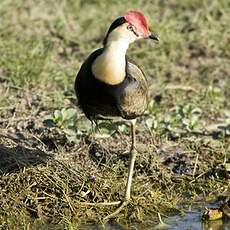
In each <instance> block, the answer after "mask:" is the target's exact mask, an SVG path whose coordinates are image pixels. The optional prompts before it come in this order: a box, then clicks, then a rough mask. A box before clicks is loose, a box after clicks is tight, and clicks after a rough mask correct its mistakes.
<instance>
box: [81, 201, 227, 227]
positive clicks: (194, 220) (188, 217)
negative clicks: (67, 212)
mask: <svg viewBox="0 0 230 230" xmlns="http://www.w3.org/2000/svg"><path fill="white" fill-rule="evenodd" d="M211 206H212V207H213V205H211ZM214 206H215V207H217V204H216V205H215V204H214ZM202 209H203V208H202V207H200V208H193V209H192V211H191V212H186V213H185V214H184V215H183V216H181V215H175V216H171V217H167V218H163V221H164V222H165V223H166V224H167V226H168V228H161V230H163V229H165V230H230V220H229V219H224V220H215V221H206V222H202V221H201V213H202ZM158 222H159V221H158V220H157V218H156V217H154V218H149V220H148V221H145V222H144V223H129V224H127V222H126V224H121V223H118V222H116V221H115V220H113V221H109V222H108V223H106V225H105V226H104V227H103V226H102V224H100V223H96V222H88V223H87V224H83V225H82V226H80V228H78V229H79V230H103V229H106V230H139V229H140V230H142V229H144V230H154V229H156V226H157V223H158ZM158 229H159V228H158Z"/></svg>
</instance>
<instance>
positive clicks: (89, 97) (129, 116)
mask: <svg viewBox="0 0 230 230" xmlns="http://www.w3.org/2000/svg"><path fill="white" fill-rule="evenodd" d="M139 39H152V40H155V41H159V38H158V37H157V35H155V34H154V33H152V32H150V30H149V25H148V21H147V19H146V17H145V16H144V14H143V13H142V12H140V11H137V10H131V11H128V12H127V13H125V14H124V15H123V16H121V17H118V18H116V19H115V20H114V21H113V22H112V24H111V25H110V27H109V29H108V31H107V33H106V35H105V37H104V40H103V42H102V47H101V48H99V49H96V50H95V51H93V52H92V53H91V54H90V55H89V56H88V57H87V58H86V60H85V61H84V62H83V64H82V65H81V67H80V70H79V72H78V74H77V76H76V80H75V92H76V96H77V100H78V105H79V107H80V108H81V109H82V111H83V113H84V114H85V116H86V117H87V118H88V119H89V120H90V121H91V122H92V123H93V122H96V121H97V120H114V119H116V118H121V119H123V120H124V121H130V124H131V125H130V127H131V139H132V143H131V149H130V162H129V169H128V178H127V182H126V188H125V196H124V199H123V201H121V202H120V206H119V208H118V209H117V210H116V211H115V212H114V213H113V214H112V215H109V217H112V216H113V215H115V214H117V213H118V212H120V210H121V209H122V208H123V207H124V206H125V205H127V203H128V202H129V201H130V199H131V184H132V177H133V173H134V164H135V159H136V155H137V151H136V131H135V127H136V119H137V118H138V117H140V116H141V115H143V114H144V112H145V110H146V108H147V104H148V83H147V79H146V76H145V74H144V72H143V70H142V69H141V68H140V67H139V66H138V65H137V64H135V63H134V62H133V61H131V60H130V58H129V57H128V56H127V55H126V52H127V49H128V47H129V45H130V44H131V43H133V42H135V41H137V40H139Z"/></svg>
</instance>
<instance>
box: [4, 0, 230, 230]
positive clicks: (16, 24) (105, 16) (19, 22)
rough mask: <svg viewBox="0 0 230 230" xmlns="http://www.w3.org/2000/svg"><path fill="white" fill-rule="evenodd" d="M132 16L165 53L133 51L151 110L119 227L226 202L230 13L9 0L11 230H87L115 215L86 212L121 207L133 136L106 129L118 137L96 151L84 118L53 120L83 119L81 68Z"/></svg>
mask: <svg viewBox="0 0 230 230" xmlns="http://www.w3.org/2000/svg"><path fill="white" fill-rule="evenodd" d="M129 9H139V10H142V11H143V12H144V14H145V15H146V16H147V18H148V19H149V23H150V28H151V30H152V31H153V32H155V33H156V34H157V35H158V36H159V38H160V42H159V43H153V42H151V41H147V40H142V41H138V42H136V43H135V44H132V45H131V46H130V48H129V50H128V55H129V56H131V57H132V59H134V60H135V62H137V63H138V64H139V65H140V66H142V67H143V70H144V72H145V73H146V75H147V77H148V81H149V86H150V105H149V109H148V114H147V115H146V116H145V117H143V118H141V119H139V122H138V148H139V149H140V152H141V154H140V155H139V157H138V159H137V164H136V174H135V177H134V183H133V200H132V203H131V205H129V206H128V207H127V208H126V209H124V210H123V212H121V214H120V215H119V216H118V219H119V220H120V222H121V223H125V224H126V225H127V226H129V227H130V228H132V221H133V222H134V223H136V222H138V221H139V222H141V221H143V220H145V219H146V218H149V217H150V216H151V219H154V218H155V217H156V213H157V212H161V213H163V214H166V215H168V214H170V213H174V212H175V211H176V210H178V209H179V206H178V205H180V204H182V203H186V202H189V201H191V200H194V201H195V200H196V199H200V198H201V197H203V196H206V195H207V196H209V195H210V196H211V197H217V198H218V197H219V196H221V194H222V193H223V191H224V190H226V191H229V185H228V182H227V179H226V178H229V177H228V176H227V174H228V173H229V172H227V170H226V169H225V163H226V161H229V153H230V142H229V134H230V128H229V126H230V100H229V99H230V67H229V66H230V56H229V54H230V42H229V37H230V28H229V24H230V16H229V15H230V3H229V1H226V0H213V1H209V0H202V1H198V0H184V1H176V0H170V1H160V0H154V1H147V0H134V1H123V0H118V1H105V0H100V1H99V0H94V1H80V0H74V1H73V0H69V1H67V0H62V1H61V0H58V1H54V0H50V1H45V0H41V1H31V0H25V1H22V0H19V1H8V0H0V15H1V23H0V53H1V55H0V96H1V97H0V131H1V133H2V134H6V135H8V136H10V137H11V138H10V139H9V138H5V137H3V136H0V159H1V163H0V171H2V174H1V176H0V186H1V192H0V206H1V210H0V226H1V227H2V228H6V227H8V228H9V229H13V228H15V226H17V227H18V228H26V229H30V228H31V229H33V228H44V229H45V227H44V226H45V225H46V224H48V223H49V227H50V228H55V229H58V228H60V229H63V228H64V227H65V228H67V229H78V228H81V224H82V223H83V222H85V221H84V220H85V219H87V220H96V221H97V222H100V220H101V219H102V218H103V217H104V216H105V215H106V214H108V213H111V212H112V211H113V210H114V207H88V206H84V205H81V204H79V202H85V201H88V202H94V201H105V200H117V199H120V198H122V196H123V189H124V183H125V177H126V172H127V164H128V156H127V155H126V154H125V151H126V150H128V149H129V141H130V139H129V134H128V131H129V129H128V126H127V125H125V126H124V125H122V124H116V125H109V124H108V123H106V124H105V123H101V124H100V126H101V129H102V132H104V133H109V134H112V137H109V138H108V139H106V140H96V141H92V140H91V139H90V138H89V137H88V135H87V134H88V133H89V132H90V126H89V123H88V122H87V121H86V119H85V118H84V116H83V115H82V114H81V112H80V110H79V109H77V108H76V110H75V111H76V112H75V113H74V112H73V110H69V111H71V112H72V114H70V115H71V116H70V118H68V115H67V118H68V119H67V118H66V119H64V118H63V117H61V116H57V117H55V116H54V115H53V114H54V112H55V111H61V110H62V111H68V108H75V107H74V105H73V103H72V102H73V101H74V100H75V95H74V90H73V88H74V87H73V84H74V80H75V76H76V73H77V71H78V69H79V67H80V65H81V63H82V62H83V61H84V60H85V58H86V57H87V56H88V55H89V54H90V52H92V50H94V49H96V48H98V47H101V42H102V39H103V37H104V35H105V33H106V31H107V29H108V26H109V25H110V23H111V22H112V21H113V20H114V19H115V18H116V17H118V16H120V15H122V14H123V13H124V12H126V11H127V10H129ZM56 113H58V112H56ZM67 113H68V112H67ZM47 118H50V119H51V120H52V122H53V123H52V124H51V123H49V124H46V125H49V127H47V126H45V125H44V123H43V122H44V121H45V120H46V119H47ZM221 127H222V128H221ZM117 130H118V131H117ZM69 140H74V141H75V143H69ZM18 146H19V147H18ZM34 149H36V151H35V150H34ZM37 149H39V151H40V152H41V154H42V155H41V159H40V158H39V159H38V158H36V155H37V151H38V150H37ZM44 154H45V155H44ZM46 154H49V156H50V157H49V160H47V156H46ZM44 156H45V157H44ZM170 156H174V157H175V159H176V160H175V162H174V163H173V164H175V165H174V166H173V165H172V164H171V163H169V162H168V163H167V162H165V160H167V159H168V161H170ZM197 156H199V158H198V159H199V161H198V167H197V169H196V172H195V174H196V175H195V177H198V178H197V179H195V177H193V175H192V174H193V170H194V164H195V159H196V157H197ZM181 162H185V165H183V163H181ZM177 166H178V167H177ZM180 167H181V168H180ZM180 170H182V171H180ZM183 170H185V171H183ZM182 174H185V175H182ZM92 178H93V179H92ZM83 192H89V194H88V195H86V196H83ZM154 220H155V219H154ZM137 226H140V225H137Z"/></svg>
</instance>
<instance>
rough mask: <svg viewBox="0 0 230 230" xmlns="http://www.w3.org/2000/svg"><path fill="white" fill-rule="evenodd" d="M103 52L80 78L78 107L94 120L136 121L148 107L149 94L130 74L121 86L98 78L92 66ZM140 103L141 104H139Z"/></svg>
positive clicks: (82, 70)
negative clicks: (120, 118) (106, 82)
mask: <svg viewBox="0 0 230 230" xmlns="http://www.w3.org/2000/svg"><path fill="white" fill-rule="evenodd" d="M102 52H103V48H102V49H98V50H96V51H95V52H93V53H92V54H91V55H90V56H89V57H88V58H87V60H86V61H85V62H84V63H83V65H82V66H81V68H80V70H79V73H78V74H77V77H76V81H75V91H76V95H77V98H78V104H79V105H80V107H81V108H82V110H83V112H84V113H85V115H86V116H87V118H89V119H90V120H94V119H98V118H99V119H100V118H102V117H103V118H106V117H123V118H125V119H133V118H135V117H137V116H139V115H141V113H143V111H144V109H145V108H146V103H147V97H146V95H145V94H146V93H147V90H146V89H145V87H143V86H142V84H141V81H139V80H138V79H136V78H133V77H132V76H131V75H130V74H128V73H127V74H126V77H125V79H124V81H122V82H121V83H120V84H117V85H108V84H105V83H103V82H101V81H99V80H97V79H96V78H95V77H94V75H93V73H92V71H91V66H92V63H93V61H94V60H95V59H96V57H97V56H99V55H100V54H101V53H102ZM127 71H128V68H127ZM140 98H142V99H143V100H140ZM136 99H138V102H140V103H137V102H136V101H135V100H136ZM140 105H141V106H140Z"/></svg>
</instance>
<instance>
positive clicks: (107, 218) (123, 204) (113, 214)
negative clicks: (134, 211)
mask: <svg viewBox="0 0 230 230" xmlns="http://www.w3.org/2000/svg"><path fill="white" fill-rule="evenodd" d="M128 203H129V199H125V200H124V201H122V202H121V203H120V206H119V207H118V208H117V209H116V210H115V211H114V212H112V213H111V214H109V215H107V216H106V217H105V218H104V219H103V221H108V220H109V219H111V218H113V217H115V216H116V215H117V214H118V213H120V212H121V210H122V209H123V208H124V207H125V206H126V205H128Z"/></svg>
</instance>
